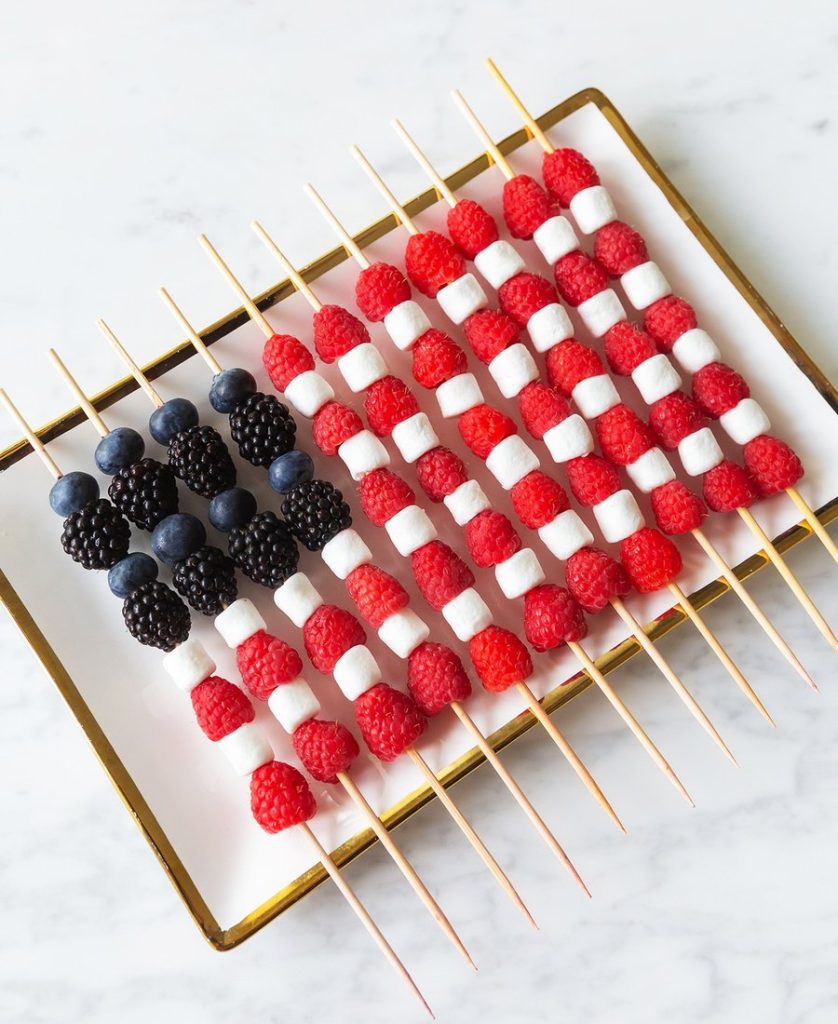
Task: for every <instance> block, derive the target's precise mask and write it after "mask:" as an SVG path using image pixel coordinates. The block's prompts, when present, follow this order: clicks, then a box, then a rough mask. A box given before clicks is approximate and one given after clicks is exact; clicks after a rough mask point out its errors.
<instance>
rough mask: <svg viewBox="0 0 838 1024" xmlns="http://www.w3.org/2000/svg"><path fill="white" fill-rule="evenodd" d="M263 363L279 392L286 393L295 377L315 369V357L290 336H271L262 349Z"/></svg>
mask: <svg viewBox="0 0 838 1024" xmlns="http://www.w3.org/2000/svg"><path fill="white" fill-rule="evenodd" d="M262 362H263V363H264V364H265V369H266V370H267V373H268V376H269V377H270V378H271V384H273V386H274V387H275V388H276V390H277V391H285V389H286V388H287V387H288V385H289V384H290V383H291V381H292V380H293V379H294V378H295V377H299V375H300V374H301V373H305V372H306V370H313V369H314V356H313V355H312V354H311V352H309V350H308V349H307V348H306V347H305V345H304V344H303V343H302V342H301V341H298V340H297V339H296V338H292V337H291V335H290V334H273V335H271V337H270V338H268V340H267V341H266V342H265V347H264V348H263V349H262Z"/></svg>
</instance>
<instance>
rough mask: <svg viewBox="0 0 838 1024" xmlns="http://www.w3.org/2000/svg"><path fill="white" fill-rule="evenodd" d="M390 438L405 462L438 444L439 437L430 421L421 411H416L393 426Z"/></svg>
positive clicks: (412, 460) (411, 460) (412, 459)
mask: <svg viewBox="0 0 838 1024" xmlns="http://www.w3.org/2000/svg"><path fill="white" fill-rule="evenodd" d="M392 438H393V441H394V443H395V445H396V447H397V448H398V449H399V451H400V452H401V456H402V458H403V459H404V461H405V462H407V463H412V462H415V461H416V460H417V459H418V458H420V457H421V456H422V455H424V454H425V452H429V451H430V450H431V449H432V448H436V447H438V445H439V438H438V437H437V436H436V432H435V431H434V428H433V427H432V426H431V421H430V420H429V419H428V417H427V416H426V415H425V413H423V412H417V413H415V414H414V415H413V416H409V417H408V418H407V419H406V420H402V421H401V423H397V424H396V426H395V427H393V433H392Z"/></svg>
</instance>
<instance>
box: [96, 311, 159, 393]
mask: <svg viewBox="0 0 838 1024" xmlns="http://www.w3.org/2000/svg"><path fill="white" fill-rule="evenodd" d="M96 326H97V327H98V328H99V330H100V331H101V332H102V334H104V336H105V337H106V338H107V340H108V341H109V342H110V345H111V347H112V348H113V349H114V350H115V351H116V352H117V354H118V355H119V357H120V359H122V361H123V363H125V365H126V366H127V367H128V369H129V370H130V371H131V376H132V377H133V378H134V380H135V381H136V382H137V383H138V384H139V386H140V387H141V388H142V390H143V391H144V392H145V393H146V395H147V396H148V398H149V399H150V401H151V402H153V404H154V406H155V408H157V409H159V408H160V407H161V406H162V405H163V399H162V398H161V397H160V395H159V394H158V393H157V390H156V388H155V387H154V385H153V384H152V383H151V381H150V380H149V379H148V377H147V376H146V375H145V373H144V372H143V370H142V369H140V367H139V366H138V365H137V363H135V362H134V360H133V358H132V356H131V354H130V353H129V352H128V350H127V349H126V348H125V346H124V345H123V344H122V342H121V341H120V340H119V338H117V336H116V335H115V334H114V332H113V331H112V330H111V329H110V327H108V325H107V324H106V323H105V321H104V320H102V319H99V320H97V321H96Z"/></svg>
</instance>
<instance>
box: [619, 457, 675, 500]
mask: <svg viewBox="0 0 838 1024" xmlns="http://www.w3.org/2000/svg"><path fill="white" fill-rule="evenodd" d="M626 472H627V473H628V475H629V477H630V478H631V482H632V483H633V484H634V486H635V487H636V488H637V489H638V490H639V491H640V492H641V494H651V493H652V491H654V490H655V488H656V487H662V486H663V485H664V484H668V483H669V481H670V480H674V479H675V470H674V469H673V468H672V466H671V464H670V462H669V459H668V458H667V457H666V456H665V455H664V454H663V452H662V451H661V450H660V448H650V449H649V450H648V451H645V452H643V454H642V455H641V456H640V457H639V458H637V459H635V460H634V462H632V463H631V465H630V466H626Z"/></svg>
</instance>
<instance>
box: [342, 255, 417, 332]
mask: <svg viewBox="0 0 838 1024" xmlns="http://www.w3.org/2000/svg"><path fill="white" fill-rule="evenodd" d="M409 298H410V284H409V282H408V280H407V278H406V277H405V276H404V274H403V273H402V272H401V271H400V270H399V268H398V267H394V266H393V265H392V264H391V263H373V264H371V265H370V266H369V267H365V268H364V269H363V270H362V271H361V273H360V274H359V275H358V279H357V280H356V281H355V302H356V303H357V304H358V309H360V310H361V312H362V313H363V314H364V316H365V317H366V318H367V320H371V321H372V322H373V323H379V322H380V321H381V320H383V319H384V317H385V316H387V314H388V313H389V312H390V310H391V309H395V307H396V306H398V305H400V304H401V303H402V302H407V300H408V299H409Z"/></svg>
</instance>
